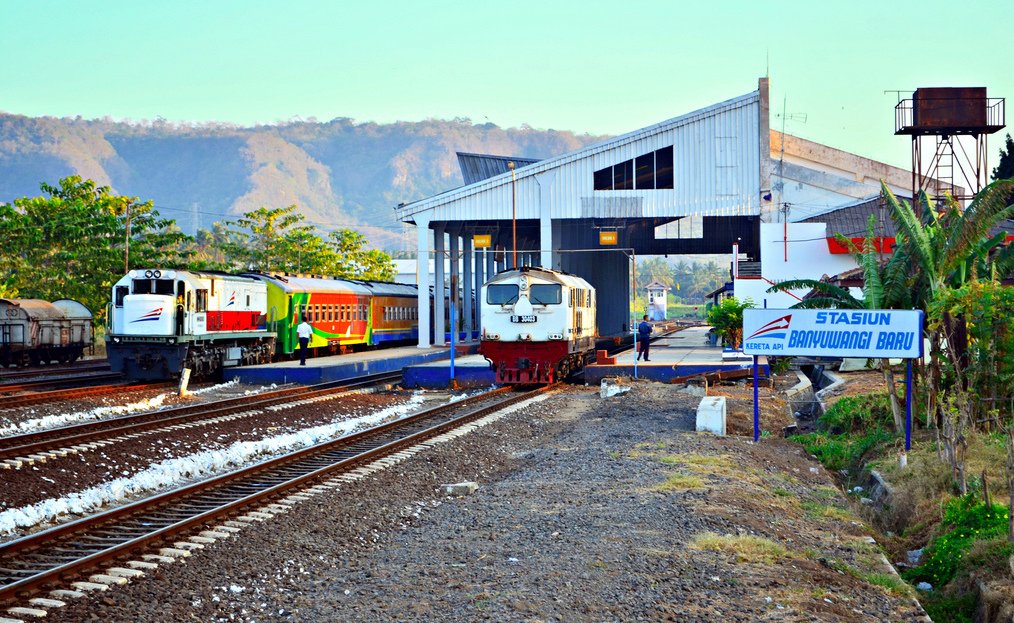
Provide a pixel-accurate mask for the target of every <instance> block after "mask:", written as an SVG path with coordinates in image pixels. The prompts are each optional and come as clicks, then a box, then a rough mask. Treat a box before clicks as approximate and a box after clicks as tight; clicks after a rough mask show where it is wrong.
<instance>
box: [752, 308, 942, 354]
mask: <svg viewBox="0 0 1014 623" xmlns="http://www.w3.org/2000/svg"><path fill="white" fill-rule="evenodd" d="M922 326H923V313H922V311H918V310H900V309H872V310H851V309H753V308H748V309H744V310H743V352H744V353H746V354H748V355H774V356H796V355H807V356H811V357H872V358H886V359H915V358H919V357H921V356H922Z"/></svg>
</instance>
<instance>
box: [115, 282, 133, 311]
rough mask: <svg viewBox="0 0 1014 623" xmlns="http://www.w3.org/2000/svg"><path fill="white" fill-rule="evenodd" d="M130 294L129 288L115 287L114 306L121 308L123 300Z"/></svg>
mask: <svg viewBox="0 0 1014 623" xmlns="http://www.w3.org/2000/svg"><path fill="white" fill-rule="evenodd" d="M129 293H130V288H128V287H127V286H116V306H117V307H123V299H125V298H126V297H127V294H129Z"/></svg>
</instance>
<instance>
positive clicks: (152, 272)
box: [151, 270, 162, 279]
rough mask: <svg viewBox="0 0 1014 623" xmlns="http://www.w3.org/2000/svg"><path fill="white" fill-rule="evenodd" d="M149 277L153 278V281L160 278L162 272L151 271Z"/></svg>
mask: <svg viewBox="0 0 1014 623" xmlns="http://www.w3.org/2000/svg"><path fill="white" fill-rule="evenodd" d="M151 276H152V277H154V278H155V279H158V278H159V277H161V276H162V271H160V270H153V271H151Z"/></svg>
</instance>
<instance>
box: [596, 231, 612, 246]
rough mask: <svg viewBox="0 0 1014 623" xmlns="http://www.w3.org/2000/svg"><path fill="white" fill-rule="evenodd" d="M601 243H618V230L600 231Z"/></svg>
mask: <svg viewBox="0 0 1014 623" xmlns="http://www.w3.org/2000/svg"><path fill="white" fill-rule="evenodd" d="M599 244H616V232H615V231H600V232H599Z"/></svg>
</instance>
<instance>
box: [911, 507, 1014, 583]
mask: <svg viewBox="0 0 1014 623" xmlns="http://www.w3.org/2000/svg"><path fill="white" fill-rule="evenodd" d="M940 526H941V529H942V530H944V532H942V533H941V534H940V535H939V536H937V537H936V538H934V539H933V540H932V541H931V542H930V545H929V547H928V548H926V551H925V553H924V554H923V563H922V564H921V565H919V566H918V567H916V568H915V569H911V570H909V571H906V572H905V573H903V574H902V576H903V577H904V578H905V579H906V580H908V581H909V582H912V583H916V582H929V583H930V584H932V585H933V586H934V587H935V588H940V587H943V586H944V585H945V584H947V583H948V582H950V581H951V580H952V579H954V576H955V575H956V574H957V573H958V571H959V570H960V569H962V568H968V564H969V561H968V560H967V559H968V553H969V551H970V550H971V548H972V546H973V545H975V542H976V541H981V540H988V539H993V538H996V537H998V536H1002V535H1005V534H1006V533H1007V508H1006V507H1005V506H1003V505H1001V504H993V505H992V506H991V507H990V508H987V507H986V505H985V504H983V503H982V502H980V501H979V500H978V499H976V498H975V497H974V496H971V495H966V496H963V497H960V498H957V499H954V500H951V502H950V503H948V504H947V508H946V511H945V512H944V518H943V521H942V522H941V524H940ZM998 548H999V549H1004V548H1005V551H1004V552H999V553H997V552H995V551H992V552H990V554H991V555H995V556H1000V557H1004V556H1009V555H1010V553H1011V552H1012V551H1014V548H1012V546H1011V545H1010V544H1009V543H1003V544H1001V545H998ZM981 556H982V554H980V555H979V557H980V558H981ZM982 562H983V561H982V560H979V561H978V562H975V561H972V563H973V565H974V566H978V564H981V563H982Z"/></svg>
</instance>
